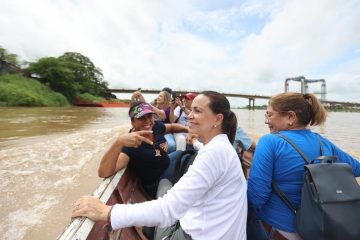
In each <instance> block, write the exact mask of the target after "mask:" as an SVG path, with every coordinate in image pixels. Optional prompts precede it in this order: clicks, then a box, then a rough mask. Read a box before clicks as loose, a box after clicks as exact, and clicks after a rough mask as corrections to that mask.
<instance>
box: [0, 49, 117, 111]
mask: <svg viewBox="0 0 360 240" xmlns="http://www.w3.org/2000/svg"><path fill="white" fill-rule="evenodd" d="M0 60H1V61H2V63H9V64H13V65H14V66H16V67H15V68H17V67H18V65H19V61H18V60H17V56H16V55H15V54H11V53H9V52H8V51H7V50H6V49H4V48H2V47H1V46H0ZM19 69H20V68H19ZM20 71H22V73H23V75H25V76H20V74H18V75H14V74H10V73H7V74H5V75H4V72H3V71H2V69H1V65H0V83H1V87H0V104H1V105H11V106H14V105H25V106H63V105H66V104H68V103H71V104H74V103H75V101H76V97H77V96H80V95H81V96H83V95H84V94H85V96H90V97H88V98H89V99H91V98H92V97H91V96H93V97H94V99H99V98H104V99H108V98H116V97H115V95H112V94H111V93H109V92H108V83H107V82H106V81H105V80H104V79H103V74H102V71H101V69H99V68H97V67H96V66H95V65H94V63H93V62H92V61H91V60H90V59H89V58H88V57H86V56H84V55H82V54H80V53H76V52H66V53H64V54H63V55H62V56H60V57H43V58H40V59H38V60H37V61H36V62H31V63H28V64H27V67H26V68H25V69H23V70H21V69H20ZM5 73H6V71H5ZM34 79H35V80H34ZM39 84H40V85H41V86H40V85H39ZM44 89H47V91H46V90H44ZM50 93H52V94H50ZM64 100H65V102H64ZM54 101H59V102H57V103H55V102H54Z"/></svg>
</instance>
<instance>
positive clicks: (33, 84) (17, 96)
mask: <svg viewBox="0 0 360 240" xmlns="http://www.w3.org/2000/svg"><path fill="white" fill-rule="evenodd" d="M66 105H69V103H68V101H67V99H66V98H65V97H64V96H63V95H62V94H60V93H57V92H54V91H52V90H51V89H49V88H48V87H47V86H45V85H44V84H41V83H40V82H38V81H36V80H34V79H29V78H26V77H24V76H22V75H20V74H2V75H0V106H66Z"/></svg>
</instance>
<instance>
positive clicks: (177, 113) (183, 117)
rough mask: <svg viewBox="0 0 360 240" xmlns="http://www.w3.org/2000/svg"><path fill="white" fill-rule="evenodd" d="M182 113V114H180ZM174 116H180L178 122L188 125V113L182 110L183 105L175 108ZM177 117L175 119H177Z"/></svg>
mask: <svg viewBox="0 0 360 240" xmlns="http://www.w3.org/2000/svg"><path fill="white" fill-rule="evenodd" d="M180 113H181V115H180ZM174 116H175V118H176V119H177V118H179V120H178V121H177V122H178V123H180V124H182V125H184V126H187V125H188V119H187V115H186V113H185V111H181V107H180V106H177V107H176V108H175V109H174ZM179 116H180V117H179ZM176 119H175V120H176Z"/></svg>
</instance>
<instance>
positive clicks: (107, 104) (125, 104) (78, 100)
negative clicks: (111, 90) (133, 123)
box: [75, 97, 130, 108]
mask: <svg viewBox="0 0 360 240" xmlns="http://www.w3.org/2000/svg"><path fill="white" fill-rule="evenodd" d="M75 105H76V106H79V107H125V108H129V107H130V101H127V100H116V99H115V100H111V101H102V102H98V101H93V102H88V101H84V100H82V99H81V98H80V97H77V98H76V101H75Z"/></svg>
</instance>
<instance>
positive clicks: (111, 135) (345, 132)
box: [0, 107, 360, 240]
mask: <svg viewBox="0 0 360 240" xmlns="http://www.w3.org/2000/svg"><path fill="white" fill-rule="evenodd" d="M234 111H235V112H236V114H237V116H238V119H239V123H240V124H241V126H242V127H243V128H244V129H245V130H246V131H247V132H248V133H249V134H250V135H251V136H252V137H253V138H254V139H255V140H258V139H259V138H260V137H261V136H262V135H263V134H266V133H268V129H267V127H266V125H265V124H264V113H265V111H264V110H256V111H248V110H238V109H236V110H234ZM359 120H360V113H344V112H333V113H329V117H328V120H327V122H326V124H325V125H324V126H322V127H316V128H314V130H315V131H317V132H319V133H321V134H323V135H325V136H326V137H328V138H329V139H330V140H332V141H333V142H334V143H335V144H337V145H338V146H339V147H341V148H342V149H344V150H345V151H347V152H349V153H350V154H351V155H353V156H355V157H357V158H360V149H359V146H360V138H359V136H360V128H359V127H358V126H357V123H358V122H359ZM129 127H130V123H129V119H128V117H127V109H124V108H79V107H69V108H0V191H1V196H0V221H1V223H2V224H1V226H0V239H9V240H12V239H37V240H38V239H56V237H57V236H58V235H59V234H60V233H61V232H62V231H63V229H64V227H65V226H66V225H67V224H68V223H69V221H70V212H71V208H72V204H73V203H74V202H75V200H76V199H77V198H78V197H80V196H82V195H84V194H91V193H92V192H93V191H94V190H95V189H96V188H97V186H98V184H99V183H100V182H101V181H102V179H100V178H98V177H97V166H98V164H99V161H100V158H101V156H102V154H103V153H104V151H105V150H106V149H107V147H108V146H109V145H110V144H111V142H112V141H113V140H114V139H115V138H116V136H118V135H119V134H121V133H124V132H126V131H127V130H128V129H129Z"/></svg>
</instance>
